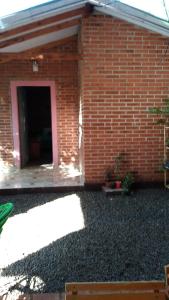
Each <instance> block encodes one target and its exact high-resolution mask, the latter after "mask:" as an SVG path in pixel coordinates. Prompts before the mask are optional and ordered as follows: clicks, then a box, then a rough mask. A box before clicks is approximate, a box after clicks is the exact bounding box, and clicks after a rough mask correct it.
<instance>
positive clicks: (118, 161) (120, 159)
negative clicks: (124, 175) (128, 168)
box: [114, 153, 124, 180]
mask: <svg viewBox="0 0 169 300" xmlns="http://www.w3.org/2000/svg"><path fill="white" fill-rule="evenodd" d="M123 162H124V153H119V155H117V156H116V157H115V160H114V175H115V179H116V180H120V173H121V168H122V163H123Z"/></svg>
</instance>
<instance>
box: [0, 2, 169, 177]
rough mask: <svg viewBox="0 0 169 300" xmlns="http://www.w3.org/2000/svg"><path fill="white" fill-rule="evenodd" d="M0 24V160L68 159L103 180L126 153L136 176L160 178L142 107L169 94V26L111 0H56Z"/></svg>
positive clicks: (154, 134)
mask: <svg viewBox="0 0 169 300" xmlns="http://www.w3.org/2000/svg"><path fill="white" fill-rule="evenodd" d="M106 2H107V4H106ZM108 3H109V4H108ZM1 24H2V26H1V29H0V73H1V77H0V160H1V162H3V163H4V164H12V165H16V166H17V167H18V168H22V167H24V168H26V166H27V164H28V163H29V162H30V161H31V159H33V158H35V157H37V158H38V159H40V160H41V161H43V160H44V162H45V161H48V162H51V163H53V164H54V165H56V166H57V165H58V164H60V163H65V164H69V163H70V162H71V163H74V164H77V165H80V167H81V168H82V172H83V174H84V182H85V183H100V182H102V181H103V180H104V173H105V169H106V168H107V167H108V166H109V165H111V164H112V163H113V159H114V157H116V156H117V155H118V154H119V153H121V152H124V153H125V155H126V161H127V164H126V165H125V168H126V170H130V171H134V172H135V173H136V176H137V180H138V181H160V180H161V179H162V175H161V174H160V173H159V172H158V171H157V170H158V168H159V166H160V164H161V162H162V159H163V127H162V126H157V125H154V119H155V117H154V116H152V115H149V114H148V111H147V110H148V108H149V107H153V106H161V105H162V103H163V99H164V98H167V97H168V96H169V59H168V43H169V41H168V37H169V24H168V22H166V21H164V20H161V19H158V18H156V17H154V16H151V15H149V14H147V13H145V12H142V11H140V10H137V9H135V8H132V7H130V6H127V5H125V4H122V3H119V2H118V1H112V2H111V1H80V0H79V1H77V0H76V1H73V0H70V1H64V0H63V1H59V2H58V1H52V2H49V3H47V4H43V5H41V6H37V7H34V8H31V9H29V10H25V11H22V12H18V13H16V14H15V15H12V16H8V17H5V18H1Z"/></svg>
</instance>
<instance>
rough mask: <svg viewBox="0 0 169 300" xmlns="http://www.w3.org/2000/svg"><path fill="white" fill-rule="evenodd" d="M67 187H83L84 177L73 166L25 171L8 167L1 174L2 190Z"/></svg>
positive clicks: (34, 167) (40, 167)
mask: <svg viewBox="0 0 169 300" xmlns="http://www.w3.org/2000/svg"><path fill="white" fill-rule="evenodd" d="M65 186H66V187H69V186H70V187H72V186H83V176H82V174H81V172H80V171H79V170H78V168H75V167H74V166H73V165H68V166H66V165H64V166H59V167H57V168H56V167H53V165H52V164H44V165H40V166H32V167H27V168H25V169H18V168H15V167H9V168H7V167H6V168H1V172H0V190H5V189H22V188H23V189H24V188H45V187H46V188H50V187H53V188H54V187H65Z"/></svg>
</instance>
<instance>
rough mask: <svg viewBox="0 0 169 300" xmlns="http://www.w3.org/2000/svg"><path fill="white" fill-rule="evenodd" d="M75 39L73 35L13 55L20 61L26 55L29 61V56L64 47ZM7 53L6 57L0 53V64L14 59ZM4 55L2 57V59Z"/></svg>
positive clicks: (75, 36)
mask: <svg viewBox="0 0 169 300" xmlns="http://www.w3.org/2000/svg"><path fill="white" fill-rule="evenodd" d="M76 39H77V35H74V36H71V37H67V38H64V39H61V40H58V41H54V42H51V43H47V44H44V45H41V46H38V47H34V48H31V49H28V50H25V51H22V52H17V53H15V54H17V55H19V57H20V59H24V58H22V56H23V55H25V54H27V56H28V57H29V59H31V56H33V55H37V53H38V54H39V53H42V52H44V51H46V50H48V49H51V48H54V47H57V46H61V45H64V44H66V43H69V42H72V41H75V40H76ZM10 54H11V53H9V55H8V56H7V57H6V56H5V55H7V53H6V52H4V53H2V52H1V53H0V64H1V63H6V62H9V61H11V60H13V59H14V57H13V56H12V55H13V53H12V54H11V56H10ZM3 55H4V57H3Z"/></svg>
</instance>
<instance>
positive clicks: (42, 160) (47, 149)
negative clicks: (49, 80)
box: [17, 86, 52, 168]
mask: <svg viewBox="0 0 169 300" xmlns="http://www.w3.org/2000/svg"><path fill="white" fill-rule="evenodd" d="M17 97H18V111H19V128H20V132H19V135H20V154H21V167H22V168H23V167H26V166H28V165H41V164H47V163H52V130H51V100H50V99H51V97H50V88H49V87H34V86H28V87H27V86H23V87H17Z"/></svg>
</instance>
